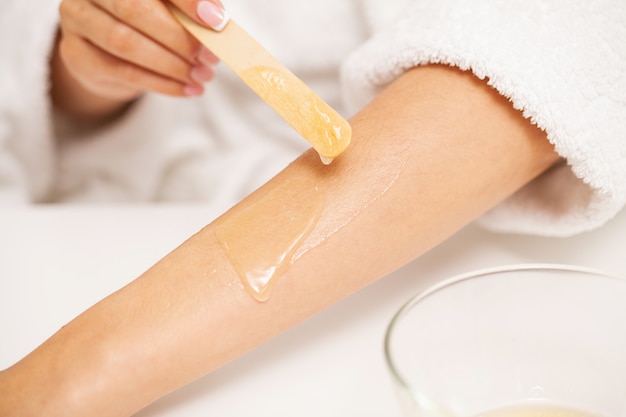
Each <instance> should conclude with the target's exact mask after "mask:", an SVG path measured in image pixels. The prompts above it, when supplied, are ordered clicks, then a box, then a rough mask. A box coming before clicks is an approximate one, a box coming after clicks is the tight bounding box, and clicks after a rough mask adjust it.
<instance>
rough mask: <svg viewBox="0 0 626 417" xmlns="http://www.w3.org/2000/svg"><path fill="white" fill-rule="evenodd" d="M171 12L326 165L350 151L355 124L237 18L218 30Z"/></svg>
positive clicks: (178, 11) (184, 15)
mask: <svg viewBox="0 0 626 417" xmlns="http://www.w3.org/2000/svg"><path fill="white" fill-rule="evenodd" d="M170 8H171V10H172V13H173V14H174V16H175V17H176V18H177V19H178V21H179V22H180V23H181V24H182V25H183V26H184V27H185V28H186V29H187V30H188V31H189V32H190V33H191V34H192V35H193V36H195V37H196V38H197V39H198V40H199V41H200V42H201V43H202V44H203V45H204V46H206V47H207V48H209V49H210V50H211V51H212V52H213V53H214V54H215V55H217V56H218V57H219V58H220V60H222V61H223V62H224V63H225V64H226V65H228V66H229V67H230V68H231V69H232V70H233V71H234V72H235V73H236V74H237V75H238V76H239V77H240V78H241V79H242V80H243V81H244V82H245V83H246V84H247V85H248V86H249V87H250V88H252V90H254V91H255V92H256V93H257V94H258V95H259V97H261V98H262V99H263V100H264V101H265V102H267V104H269V105H270V106H271V107H272V108H273V109H274V110H275V111H276V112H277V113H278V114H279V115H280V116H281V117H282V118H283V119H285V120H286V121H287V123H289V124H290V125H291V126H292V127H293V128H294V129H295V130H296V131H297V132H298V133H299V134H300V135H301V136H302V137H303V138H304V139H306V140H307V141H308V142H309V143H310V144H311V145H312V146H313V148H314V149H315V150H316V151H317V152H318V153H319V155H320V158H321V160H322V162H324V163H325V164H329V163H330V162H332V160H333V159H334V158H336V157H337V156H339V155H340V154H341V153H342V152H343V151H344V150H345V149H346V148H347V147H348V145H349V144H350V139H351V137H352V129H351V128H350V124H349V123H348V122H347V121H346V120H345V119H344V118H342V117H341V116H340V115H339V114H338V113H337V112H336V111H335V110H334V109H333V108H332V107H330V106H329V105H328V104H327V103H326V102H324V100H322V99H321V98H320V97H319V96H318V95H317V94H315V93H314V92H313V91H312V90H311V89H310V88H309V87H308V86H307V85H306V84H305V83H304V82H302V81H301V80H300V79H299V78H298V77H296V76H295V75H294V74H293V73H292V72H291V71H289V69H288V68H287V67H285V66H284V65H283V64H282V63H280V62H279V61H278V60H277V59H276V58H274V57H273V56H272V55H271V54H270V53H269V52H267V51H266V50H265V48H263V47H262V46H261V45H260V44H259V43H258V42H257V41H255V40H254V39H253V38H252V37H251V36H250V35H249V34H248V33H246V31H244V30H243V29H242V28H241V27H240V26H239V25H238V24H237V23H235V22H234V21H233V20H232V19H230V21H229V22H228V23H227V25H226V27H225V28H224V30H222V31H221V32H216V31H213V30H211V29H208V28H205V27H203V26H201V25H200V24H198V23H196V22H194V21H193V20H192V19H191V18H189V17H188V16H187V15H186V14H184V13H183V12H181V11H180V10H178V9H177V8H176V7H175V6H172V5H170Z"/></svg>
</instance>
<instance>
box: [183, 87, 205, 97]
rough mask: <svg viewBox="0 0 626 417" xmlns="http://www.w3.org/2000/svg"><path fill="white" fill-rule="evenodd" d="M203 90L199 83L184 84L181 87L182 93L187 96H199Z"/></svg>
mask: <svg viewBox="0 0 626 417" xmlns="http://www.w3.org/2000/svg"><path fill="white" fill-rule="evenodd" d="M203 92H204V88H202V86H201V85H186V86H185V87H184V88H183V93H184V94H185V95H186V96H189V97H194V96H200V95H202V93H203Z"/></svg>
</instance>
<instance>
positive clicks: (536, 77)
mask: <svg viewBox="0 0 626 417" xmlns="http://www.w3.org/2000/svg"><path fill="white" fill-rule="evenodd" d="M224 4H225V5H226V7H227V8H228V9H229V12H230V14H231V16H233V18H234V19H236V20H237V21H238V22H239V23H240V24H241V25H242V26H243V27H245V28H246V29H247V30H248V31H249V32H250V33H251V34H252V35H253V36H254V37H256V38H257V39H258V40H259V41H260V42H261V43H262V44H263V45H265V46H266V48H267V49H269V50H270V51H271V52H272V53H273V54H274V55H275V56H276V57H278V58H279V60H281V61H283V62H284V63H285V64H286V65H287V66H288V67H289V68H291V69H292V70H293V71H294V72H295V73H296V74H297V75H298V76H300V77H301V78H302V79H303V80H304V81H305V82H306V83H307V84H309V85H310V86H311V87H312V88H313V89H314V90H315V91H316V92H317V93H318V94H319V95H320V96H321V97H322V98H323V99H324V100H326V101H327V102H328V103H329V104H331V105H332V106H333V107H335V108H336V109H337V110H338V111H339V112H340V113H342V114H343V115H344V116H346V117H349V116H350V115H352V114H353V113H354V112H356V111H357V110H358V109H360V108H361V107H363V106H364V105H365V104H366V103H367V102H368V101H369V100H370V99H371V98H372V97H374V96H375V95H376V94H377V92H378V91H380V89H381V88H383V87H384V86H385V85H386V84H388V83H390V82H391V81H392V80H393V79H394V78H395V77H397V76H398V75H399V74H401V73H402V72H403V71H405V70H406V69H408V68H411V67H413V66H416V65H422V64H427V63H434V62H436V63H446V64H449V65H453V66H457V67H460V68H462V69H467V70H471V71H472V72H473V73H474V74H476V75H477V76H478V77H480V78H485V79H488V81H489V84H490V85H492V86H493V87H494V88H495V89H497V90H498V91H499V92H500V93H501V94H503V95H504V96H506V97H507V98H509V99H510V101H511V102H512V105H513V106H514V107H515V108H517V109H520V110H522V111H523V113H524V114H525V116H526V117H528V118H529V119H530V120H531V121H532V122H533V123H535V124H537V125H538V126H539V127H540V128H542V129H543V130H545V131H546V132H547V136H548V139H549V140H550V141H551V142H552V143H553V144H554V145H555V147H556V149H557V151H558V152H559V154H560V155H561V156H562V157H563V158H564V160H565V161H566V163H563V164H561V165H559V166H557V167H555V168H553V169H551V170H550V171H549V172H547V173H546V174H544V175H542V176H541V177H540V178H538V179H537V180H535V181H533V182H532V183H531V184H529V185H528V186H526V187H525V188H523V189H522V190H520V191H519V192H518V193H516V194H515V195H513V196H512V197H510V198H509V199H507V200H506V201H504V202H503V203H501V204H500V205H498V206H497V207H496V208H494V209H492V210H491V211H490V212H488V213H486V214H485V215H484V216H482V217H481V219H480V221H481V223H483V224H485V225H486V226H488V227H491V228H493V229H495V230H500V231H511V232H521V233H534V234H542V235H552V236H566V235H571V234H574V233H579V232H582V231H586V230H590V229H592V228H595V227H598V226H599V225H601V224H603V223H604V222H606V221H607V220H608V219H610V218H611V217H612V216H614V215H615V214H616V213H617V212H618V211H619V210H620V209H621V208H622V207H623V206H624V204H625V202H626V2H624V1H623V0H598V1H594V2H589V1H588V0H546V1H539V0H511V1H507V2H501V1H498V0H473V1H471V2H468V1H462V0H436V1H435V0H393V1H392V0H361V1H358V0H354V1H348V0H316V1H309V0H307V1H304V0H263V1H246V0H224ZM57 6H58V0H57V1H52V0H3V1H2V2H1V3H0V31H1V33H0V202H1V203H3V204H20V203H22V204H24V203H46V202H56V203H76V202H82V203H87V202H89V203H104V202H107V203H110V202H148V201H199V202H202V203H203V204H219V205H220V207H225V206H228V205H230V204H234V203H235V202H237V201H238V200H239V199H241V198H242V197H243V196H245V195H246V194H247V193H249V192H251V191H252V190H254V189H255V188H257V187H258V186H260V185H261V184H262V183H264V182H265V181H266V180H267V179H269V178H270V177H271V176H272V175H274V174H275V173H277V172H278V171H280V170H281V169H282V168H283V167H285V166H286V165H287V164H288V163H289V162H290V161H291V160H293V159H294V158H295V157H296V156H297V155H298V154H300V153H301V152H302V151H303V150H304V149H306V148H307V147H308V146H307V144H306V142H304V141H303V140H302V139H301V138H300V137H298V135H297V134H296V133H295V132H294V131H292V129H291V128H290V127H289V126H288V125H287V124H286V123H285V122H283V121H282V120H281V119H280V118H279V117H278V116H277V115H276V114H274V113H273V111H272V110H270V109H269V107H268V106H267V105H266V104H265V103H263V102H262V101H261V100H260V99H258V98H257V97H256V96H255V95H254V94H253V93H252V92H251V91H250V90H249V89H248V88H247V87H246V86H245V85H244V84H243V83H242V82H241V81H240V80H239V79H238V78H237V77H236V76H234V75H233V74H232V72H231V71H230V70H229V69H228V68H227V67H226V66H225V65H223V64H221V65H219V66H218V71H217V77H216V78H215V79H214V80H213V81H212V82H211V83H209V84H208V85H207V89H206V93H205V95H204V96H203V97H201V98H196V99H174V98H169V97H163V96H159V95H155V94H148V95H147V96H145V97H144V98H143V99H142V100H140V102H138V103H137V104H136V105H135V106H134V107H133V108H132V109H131V110H130V111H129V112H128V113H127V114H126V115H125V116H124V117H123V118H121V119H120V120H118V121H117V122H115V123H114V124H112V125H111V126H108V127H107V128H105V129H102V130H99V131H95V132H94V131H90V132H81V131H80V130H79V129H76V128H73V127H72V126H69V128H67V126H65V128H59V126H60V127H63V123H62V121H59V120H58V117H56V116H55V115H54V114H53V111H52V110H51V107H50V102H49V98H48V96H47V89H48V58H49V54H50V50H51V45H52V42H53V39H54V36H55V32H56V29H57ZM55 126H56V127H57V129H55V128H54V127H55ZM451 169H454V167H451Z"/></svg>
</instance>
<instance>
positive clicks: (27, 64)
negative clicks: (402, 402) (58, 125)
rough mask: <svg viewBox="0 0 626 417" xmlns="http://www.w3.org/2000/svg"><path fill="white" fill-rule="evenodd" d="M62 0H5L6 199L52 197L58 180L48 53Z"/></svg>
mask: <svg viewBox="0 0 626 417" xmlns="http://www.w3.org/2000/svg"><path fill="white" fill-rule="evenodd" d="M57 7H58V2H57V1H47V0H39V1H22V0H4V1H2V2H0V204H4V203H7V204H25V203H30V202H41V201H46V200H47V198H48V196H49V193H50V191H51V188H52V187H53V184H54V171H55V169H54V153H55V147H54V144H53V135H52V123H51V117H50V109H49V105H48V101H47V100H45V99H44V98H45V97H46V96H47V93H48V58H49V51H50V50H51V47H52V44H53V42H54V39H55V35H56V30H57V29H56V28H57V18H56V16H57Z"/></svg>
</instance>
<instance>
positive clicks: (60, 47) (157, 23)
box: [51, 0, 227, 119]
mask: <svg viewBox="0 0 626 417" xmlns="http://www.w3.org/2000/svg"><path fill="white" fill-rule="evenodd" d="M173 3H175V4H176V6H177V7H179V8H180V9H181V10H183V11H184V12H185V13H188V14H189V15H190V16H191V17H192V18H194V19H195V20H197V21H198V22H199V23H202V24H204V25H205V26H209V27H213V28H217V29H219V28H220V23H222V22H223V21H225V20H226V19H227V18H226V17H225V12H224V10H223V7H222V6H221V3H220V2H219V0H213V2H209V1H206V0H204V1H198V0H176V1H174V2H173ZM59 10H60V19H61V20H60V22H61V23H60V26H61V30H60V34H59V37H58V39H57V45H56V47H55V49H54V53H53V57H52V60H51V66H52V68H51V72H52V91H51V92H52V99H53V102H54V103H55V105H56V106H57V107H58V108H60V109H61V110H64V111H66V112H67V113H69V114H71V115H75V116H79V117H88V118H96V119H97V118H101V117H104V116H106V115H109V114H111V113H114V112H115V111H116V110H119V109H121V108H123V107H124V106H125V105H126V104H127V103H129V102H131V101H133V100H134V99H136V98H138V97H139V96H140V95H141V94H142V93H143V92H145V91H153V92H156V93H161V94H167V95H170V96H179V97H185V96H197V95H200V94H202V93H203V84H204V83H205V82H207V81H209V80H211V79H212V77H213V70H212V65H214V64H216V63H217V62H218V59H217V58H216V57H215V55H213V54H212V53H211V52H210V51H209V50H207V49H206V48H204V47H203V46H202V45H201V44H200V43H199V42H198V41H197V40H196V39H194V38H193V37H192V36H191V35H190V34H188V33H187V32H186V31H185V29H183V28H182V27H181V26H180V24H178V22H177V21H176V20H175V19H174V17H173V16H172V14H171V13H170V12H169V10H168V8H167V6H166V5H165V4H164V3H163V2H162V1H160V0H63V1H62V3H61V6H60V8H59Z"/></svg>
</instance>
